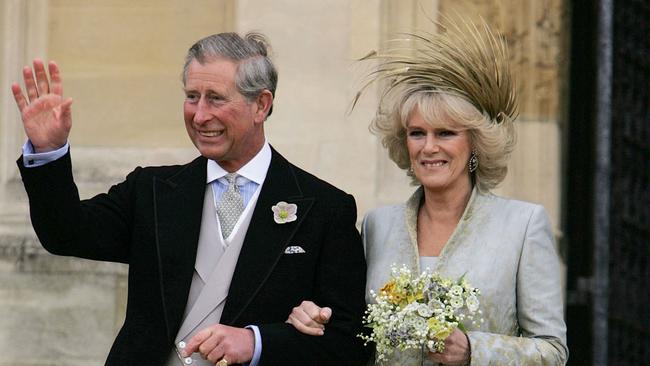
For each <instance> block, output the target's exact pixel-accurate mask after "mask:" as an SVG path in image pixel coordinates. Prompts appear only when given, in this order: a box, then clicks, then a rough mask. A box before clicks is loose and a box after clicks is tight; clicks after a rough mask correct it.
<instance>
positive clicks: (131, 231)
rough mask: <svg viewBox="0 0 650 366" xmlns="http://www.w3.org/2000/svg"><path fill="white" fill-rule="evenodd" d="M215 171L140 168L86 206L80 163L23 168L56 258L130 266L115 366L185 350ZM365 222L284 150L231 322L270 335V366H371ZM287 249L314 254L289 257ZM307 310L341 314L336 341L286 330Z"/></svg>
mask: <svg viewBox="0 0 650 366" xmlns="http://www.w3.org/2000/svg"><path fill="white" fill-rule="evenodd" d="M206 162H207V160H206V159H205V158H204V157H198V158H196V159H195V160H194V161H192V162H190V163H189V164H186V165H176V166H162V167H147V168H140V167H138V168H136V169H135V170H134V171H133V172H131V173H130V174H129V175H128V176H127V178H126V180H125V181H124V182H122V183H119V184H117V185H115V186H113V187H111V189H110V190H109V191H108V193H105V194H99V195H97V196H95V197H93V198H91V199H88V200H81V201H80V200H79V195H78V191H77V187H76V185H75V183H74V181H73V177H72V169H71V158H70V153H68V154H66V155H65V156H64V157H62V158H60V159H58V160H56V161H54V162H51V163H49V164H46V165H44V166H41V167H36V168H25V167H24V166H23V160H22V157H21V158H20V159H18V162H17V163H18V166H19V169H20V172H21V175H22V179H23V182H24V185H25V189H26V191H27V194H28V196H29V206H30V215H31V219H32V224H33V226H34V229H35V231H36V233H37V235H38V238H39V239H40V241H41V243H42V245H43V246H44V248H45V249H46V250H48V251H49V252H51V253H53V254H57V255H65V256H75V257H80V258H87V259H93V260H101V261H111V262H121V263H127V264H128V265H129V275H128V276H129V277H128V285H129V288H128V302H127V307H126V319H125V321H124V324H123V326H122V328H121V329H120V331H119V334H118V335H117V337H116V339H115V342H114V343H113V346H112V348H111V351H110V354H109V355H108V359H107V361H106V365H120V366H122V365H163V364H164V363H165V360H166V359H167V357H168V356H169V354H170V352H171V351H172V349H173V347H174V337H175V336H176V333H177V332H178V329H179V327H180V325H181V323H182V317H183V312H184V310H185V305H186V302H187V298H188V293H189V290H190V285H191V282H192V274H193V271H194V262H195V258H196V252H197V242H198V237H199V230H200V226H201V214H202V207H203V197H204V192H205V189H206V174H207V172H206V171H207V168H206ZM279 201H285V202H288V203H294V204H296V205H297V206H298V212H297V220H296V221H294V222H291V223H286V224H277V223H275V221H274V220H273V212H272V211H271V206H273V205H275V204H277V203H278V202H279ZM355 222H356V205H355V201H354V198H353V197H352V196H351V195H349V194H346V193H344V192H343V191H341V190H339V189H337V188H335V187H334V186H332V185H330V184H328V183H326V182H324V181H322V180H320V179H318V178H316V177H314V176H313V175H311V174H309V173H307V172H305V171H303V170H301V169H300V168H298V167H296V166H294V165H292V164H291V163H289V162H288V161H287V160H286V159H285V158H283V157H282V156H281V155H280V154H279V153H277V152H276V151H275V150H272V158H271V165H270V167H269V171H268V173H267V176H266V179H265V181H264V184H263V186H262V191H261V192H260V195H259V198H258V201H257V205H256V207H255V210H254V212H253V217H252V219H251V223H250V227H249V229H248V232H247V234H246V238H245V241H244V244H243V247H242V249H241V253H240V255H239V260H238V262H237V265H236V268H235V272H234V274H233V277H232V282H231V285H230V290H229V293H228V298H227V300H226V304H225V308H224V310H223V315H222V317H221V323H222V324H226V325H231V326H236V327H243V326H246V325H250V324H254V325H258V326H259V329H260V332H261V336H262V356H261V360H260V361H261V365H362V364H364V362H365V360H366V359H367V349H366V348H364V347H363V344H362V341H361V340H360V339H359V338H358V337H357V336H356V335H357V334H358V333H360V332H361V317H362V315H363V312H364V308H365V302H364V291H365V273H366V264H365V260H364V253H363V248H362V244H361V240H360V236H359V233H358V231H357V229H356V227H355ZM287 246H301V247H302V248H303V249H304V250H305V253H300V254H291V255H288V254H285V253H284V251H285V249H286V248H287ZM302 300H312V301H314V302H316V303H317V304H320V305H323V306H330V307H331V308H332V309H333V316H332V319H331V321H330V323H329V324H328V325H327V326H326V331H325V335H324V336H320V337H319V336H307V335H304V334H301V333H299V332H297V331H296V330H295V329H294V328H293V327H292V326H291V325H289V324H286V323H284V321H285V320H286V319H287V317H288V315H289V313H290V312H291V310H292V308H293V307H294V306H297V305H298V304H300V302H301V301H302ZM88 331H92V329H89V330H88Z"/></svg>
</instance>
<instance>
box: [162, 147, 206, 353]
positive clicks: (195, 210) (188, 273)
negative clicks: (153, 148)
mask: <svg viewBox="0 0 650 366" xmlns="http://www.w3.org/2000/svg"><path fill="white" fill-rule="evenodd" d="M206 175H207V168H206V160H205V158H202V157H199V158H197V159H195V160H194V161H192V162H191V163H190V164H188V165H186V166H185V167H184V168H183V169H182V170H181V171H179V172H178V173H177V174H176V175H174V176H172V177H170V178H167V179H162V178H158V177H154V182H153V196H154V225H155V228H154V230H155V235H156V236H155V238H156V248H157V253H156V254H157V256H158V258H157V259H158V266H159V267H158V268H159V273H160V289H161V292H162V301H163V304H162V305H163V311H164V312H165V322H166V326H167V338H168V339H169V341H170V342H173V340H174V337H175V336H176V332H177V331H178V328H179V327H180V324H181V321H182V317H183V313H184V310H185V305H186V303H187V297H188V294H189V290H190V285H191V283H192V274H193V272H194V262H195V260H196V250H197V245H198V239H199V232H200V228H201V215H202V207H203V196H204V193H205V187H206Z"/></svg>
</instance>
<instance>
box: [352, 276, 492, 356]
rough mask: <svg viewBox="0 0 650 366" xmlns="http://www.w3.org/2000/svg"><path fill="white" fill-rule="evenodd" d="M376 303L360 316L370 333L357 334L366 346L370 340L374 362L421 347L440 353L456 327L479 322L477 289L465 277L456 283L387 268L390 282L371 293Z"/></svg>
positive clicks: (436, 277)
mask: <svg viewBox="0 0 650 366" xmlns="http://www.w3.org/2000/svg"><path fill="white" fill-rule="evenodd" d="M371 295H372V296H373V297H374V298H375V300H376V301H377V303H376V304H369V305H368V309H367V310H366V315H365V316H364V319H363V320H364V323H365V324H366V326H368V327H370V328H372V334H370V335H369V336H368V335H363V334H361V335H359V337H361V338H362V339H363V340H365V341H366V342H365V343H366V344H368V342H375V344H376V346H377V360H378V361H382V360H386V358H387V356H388V355H390V354H391V353H392V352H393V350H395V349H400V350H407V349H422V348H424V347H426V349H428V350H430V351H431V352H442V351H444V349H445V339H446V338H447V337H448V336H449V335H450V334H451V333H452V332H453V330H454V328H456V327H458V328H459V329H460V330H462V331H466V327H465V325H466V324H472V325H474V326H477V325H478V324H479V323H481V322H483V319H481V318H480V315H481V310H479V300H478V298H479V295H480V291H479V290H478V289H477V288H474V287H472V286H471V285H470V284H469V283H468V282H467V280H466V279H465V276H462V277H461V278H460V279H458V280H457V281H453V280H451V279H448V278H444V277H441V276H440V275H439V274H437V273H428V272H423V273H421V274H420V275H414V274H413V273H411V270H410V269H408V268H407V267H406V266H403V267H402V268H399V269H398V268H396V267H392V268H391V279H390V280H389V281H388V282H387V283H386V284H385V285H384V287H382V288H381V290H379V293H378V294H377V293H374V292H371Z"/></svg>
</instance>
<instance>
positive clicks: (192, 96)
mask: <svg viewBox="0 0 650 366" xmlns="http://www.w3.org/2000/svg"><path fill="white" fill-rule="evenodd" d="M185 100H187V101H188V102H196V101H198V100H199V97H198V96H197V95H196V94H185Z"/></svg>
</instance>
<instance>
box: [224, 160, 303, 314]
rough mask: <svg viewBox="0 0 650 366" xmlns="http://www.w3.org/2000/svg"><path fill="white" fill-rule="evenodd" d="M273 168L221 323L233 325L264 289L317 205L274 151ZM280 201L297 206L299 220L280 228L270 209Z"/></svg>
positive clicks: (255, 212) (263, 189)
mask: <svg viewBox="0 0 650 366" xmlns="http://www.w3.org/2000/svg"><path fill="white" fill-rule="evenodd" d="M272 153H273V155H272V158H271V165H270V166H269V170H268V173H267V174H266V178H265V180H264V184H263V186H262V191H261V192H260V196H259V198H258V200H257V205H256V206H255V210H254V211H253V217H252V219H251V223H250V226H249V228H248V232H247V233H246V238H245V239H244V244H243V246H242V249H241V252H240V254H239V260H238V261H237V266H236V267H235V272H234V274H233V278H232V281H231V283H230V290H229V292H228V300H226V305H225V308H224V311H223V314H222V316H221V323H223V324H233V323H235V322H236V321H237V318H239V316H240V315H241V314H242V313H243V312H244V311H245V310H246V307H247V306H248V305H249V304H250V302H251V300H252V299H253V297H255V295H256V294H257V292H258V291H259V290H260V289H261V288H262V286H263V285H264V283H265V282H266V279H267V278H268V277H269V275H270V273H271V272H272V271H273V269H274V267H275V265H276V264H277V262H278V261H279V260H280V258H281V256H282V255H283V254H284V250H285V248H286V247H287V245H288V244H289V243H290V241H291V239H292V238H293V236H294V234H295V233H296V231H297V230H298V228H299V227H300V225H301V223H302V221H303V220H304V218H305V217H307V215H308V213H309V210H310V208H311V206H312V204H313V202H314V198H313V197H304V196H303V194H302V191H301V189H300V185H299V184H298V182H297V180H296V177H295V173H294V170H293V167H292V166H291V164H289V162H288V161H287V160H286V159H284V158H283V157H282V156H281V155H280V154H278V153H277V152H276V151H275V150H273V152H272ZM279 201H285V202H287V203H294V204H296V205H297V206H298V212H297V219H296V221H294V222H291V223H285V224H277V223H276V222H275V221H274V220H273V212H272V211H271V207H272V206H274V205H276V204H277V203H278V202H279Z"/></svg>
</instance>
